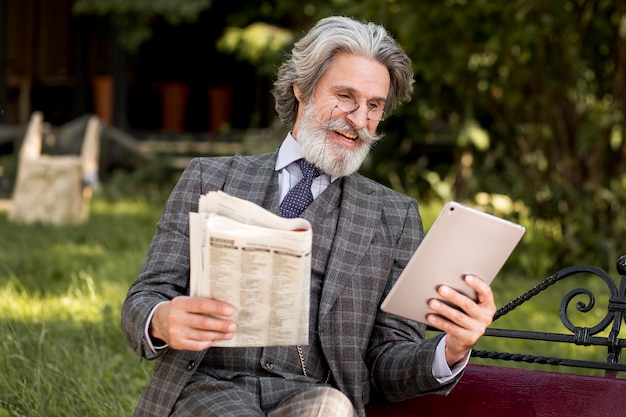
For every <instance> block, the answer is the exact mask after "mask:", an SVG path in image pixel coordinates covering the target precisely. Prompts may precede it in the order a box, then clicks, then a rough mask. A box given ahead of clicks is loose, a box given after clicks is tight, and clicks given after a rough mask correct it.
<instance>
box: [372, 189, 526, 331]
mask: <svg viewBox="0 0 626 417" xmlns="http://www.w3.org/2000/svg"><path fill="white" fill-rule="evenodd" d="M525 232H526V229H525V228H524V227H523V226H521V225H519V224H516V223H513V222H510V221H508V220H504V219H501V218H499V217H496V216H494V215H491V214H487V213H483V212H482V211H479V210H476V209H473V208H470V207H467V206H464V205H461V204H459V203H457V202H454V201H452V202H449V203H447V204H446V205H445V206H444V208H443V209H442V210H441V213H439V216H438V217H437V219H436V220H435V222H434V223H433V225H432V226H431V228H430V230H429V231H428V233H427V234H426V236H425V237H424V240H423V241H422V243H421V244H420V245H419V246H418V248H417V250H416V251H415V254H413V257H412V258H411V260H410V261H409V263H408V264H407V266H406V268H405V269H404V271H403V272H402V274H401V275H400V277H399V278H398V281H397V282H396V284H395V285H394V287H393V288H392V289H391V291H390V292H389V294H388V295H387V297H386V298H385V300H384V301H383V303H382V305H381V309H382V310H383V311H385V312H387V313H392V314H396V315H398V316H402V317H406V318H409V319H412V320H415V321H419V322H422V323H426V315H427V314H428V313H433V312H434V311H433V310H431V309H430V308H429V307H428V301H429V300H431V299H432V298H439V295H438V294H437V288H438V287H439V286H440V285H447V286H449V287H452V288H454V289H456V290H457V291H459V292H462V293H463V294H465V295H467V296H469V297H472V298H474V299H476V292H475V291H474V290H472V289H471V288H470V287H468V286H467V285H466V284H465V282H464V281H463V277H464V276H465V275H468V274H471V275H476V276H477V277H479V278H481V279H482V280H483V281H485V282H486V283H488V284H491V282H492V281H493V279H494V278H495V276H496V274H497V273H498V272H499V271H500V269H502V266H503V265H504V263H505V262H506V260H507V259H508V257H509V256H510V255H511V252H513V249H515V247H516V246H517V244H518V243H519V241H520V240H521V238H522V236H523V235H524V233H525Z"/></svg>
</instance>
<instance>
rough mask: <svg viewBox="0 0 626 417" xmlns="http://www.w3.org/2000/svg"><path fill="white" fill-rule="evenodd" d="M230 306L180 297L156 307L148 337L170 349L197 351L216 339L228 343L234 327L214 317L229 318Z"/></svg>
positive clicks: (202, 299)
mask: <svg viewBox="0 0 626 417" xmlns="http://www.w3.org/2000/svg"><path fill="white" fill-rule="evenodd" d="M234 313H235V309H234V307H233V306H232V305H230V304H228V303H224V302H222V301H217V300H213V299H210V298H204V297H186V296H180V297H176V298H173V299H172V300H171V301H168V302H166V303H163V304H161V305H159V306H158V307H157V309H156V311H155V312H154V315H153V316H152V321H151V322H150V329H149V332H150V336H152V337H153V338H156V339H160V340H162V341H164V342H165V343H167V344H168V345H169V346H170V347H171V348H172V349H177V350H192V351H200V350H204V349H208V348H210V347H211V346H212V345H213V342H214V341H216V340H230V339H231V338H232V337H233V333H234V332H235V331H236V330H237V325H236V324H235V323H234V322H233V321H230V320H227V319H221V318H218V317H216V316H221V317H230V316H232V315H233V314H234Z"/></svg>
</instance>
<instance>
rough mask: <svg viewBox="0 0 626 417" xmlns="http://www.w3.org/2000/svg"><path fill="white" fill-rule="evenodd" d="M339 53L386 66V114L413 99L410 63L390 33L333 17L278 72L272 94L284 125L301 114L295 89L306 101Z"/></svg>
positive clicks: (296, 48)
mask: <svg viewBox="0 0 626 417" xmlns="http://www.w3.org/2000/svg"><path fill="white" fill-rule="evenodd" d="M340 53H349V54H355V55H359V56H362V57H365V58H370V59H373V60H376V61H377V62H380V63H381V64H383V65H384V66H385V67H387V69H388V70H389V76H390V85H389V96H388V97H387V102H386V104H385V112H386V113H387V114H390V113H391V112H392V111H393V110H394V109H395V108H396V107H397V106H398V105H399V104H400V103H404V102H408V101H410V100H411V94H412V93H413V82H414V80H413V69H412V67H411V60H410V59H409V57H408V56H407V55H406V53H405V52H404V51H403V50H402V48H401V47H400V45H399V44H398V42H397V41H396V40H395V39H394V38H393V37H392V36H391V35H390V34H389V33H388V32H387V30H386V29H385V28H384V27H382V26H381V25H377V24H375V23H372V22H368V23H365V22H359V21H357V20H354V19H352V18H349V17H343V16H331V17H326V18H324V19H321V20H320V21H319V22H317V24H316V25H315V26H314V27H313V28H312V29H311V30H310V31H309V32H308V33H307V34H305V35H304V36H303V37H302V38H301V39H300V40H299V41H298V42H296V43H295V45H294V47H293V49H292V51H291V56H290V57H289V58H288V59H287V60H286V61H285V62H284V63H283V64H282V65H281V67H280V68H279V69H278V75H277V78H276V81H275V82H274V90H273V91H272V93H273V94H274V99H275V101H276V104H275V108H276V111H277V112H278V116H279V117H280V119H281V120H282V121H283V122H284V123H286V124H288V125H291V124H293V123H294V122H295V120H296V115H297V114H298V101H297V100H296V97H295V96H294V92H293V86H294V85H297V86H298V88H299V89H300V91H301V93H302V100H303V101H304V102H307V101H308V100H309V99H310V98H311V97H312V96H313V92H314V91H315V86H316V84H317V82H318V81H319V79H320V78H321V77H322V75H324V73H325V72H326V70H327V69H328V68H329V66H330V65H331V63H332V61H333V59H334V57H335V56H337V55H338V54H340Z"/></svg>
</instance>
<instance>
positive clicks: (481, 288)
mask: <svg viewBox="0 0 626 417" xmlns="http://www.w3.org/2000/svg"><path fill="white" fill-rule="evenodd" d="M465 283H466V284H467V285H468V286H469V287H470V288H472V289H474V290H475V291H476V293H477V294H478V301H474V300H472V299H471V298H469V297H467V296H466V295H464V294H461V293H460V292H458V291H456V290H454V289H452V288H450V287H447V286H441V287H439V289H438V290H437V292H438V293H439V295H440V296H441V298H442V299H443V300H446V301H448V302H450V303H452V304H454V305H456V306H458V307H459V308H460V310H459V309H456V308H454V307H451V306H449V305H447V304H446V303H443V302H441V301H440V300H436V299H433V300H430V302H429V306H430V308H432V309H433V310H434V311H435V312H436V313H437V314H429V315H428V316H427V319H428V322H429V323H430V325H432V326H433V327H435V328H437V329H439V330H441V331H443V332H445V333H447V336H446V362H447V363H448V366H450V367H452V366H453V365H454V364H455V363H457V362H459V361H460V360H462V359H463V358H465V357H466V356H467V355H468V354H469V353H470V351H471V350H472V348H473V347H474V345H475V344H476V342H478V339H480V337H481V336H482V335H483V334H485V330H486V329H487V327H488V326H489V325H490V324H491V321H492V320H493V315H494V314H495V312H496V303H495V300H494V298H493V293H492V291H491V288H490V287H489V285H487V284H486V283H485V282H484V281H483V280H481V279H480V278H478V277H476V276H474V275H466V276H465Z"/></svg>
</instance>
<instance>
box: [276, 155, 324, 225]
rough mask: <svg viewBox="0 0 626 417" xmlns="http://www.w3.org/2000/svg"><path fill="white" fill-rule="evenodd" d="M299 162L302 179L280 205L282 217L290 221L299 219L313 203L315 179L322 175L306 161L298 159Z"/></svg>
mask: <svg viewBox="0 0 626 417" xmlns="http://www.w3.org/2000/svg"><path fill="white" fill-rule="evenodd" d="M297 162H298V164H299V165H300V170H302V179H301V180H300V181H298V183H297V184H296V185H294V186H293V188H292V189H291V190H289V192H288V193H287V195H286V196H285V198H284V199H283V202H282V203H280V215H281V216H283V217H287V218H290V219H293V218H295V217H298V216H299V215H300V214H301V213H302V212H303V211H304V209H306V208H307V207H308V206H309V204H311V203H312V202H313V193H312V192H311V185H312V184H313V178H316V177H319V176H320V174H321V173H322V172H321V171H320V170H319V169H317V168H315V166H314V165H312V164H311V163H309V162H307V161H306V160H304V159H298V161H297Z"/></svg>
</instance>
